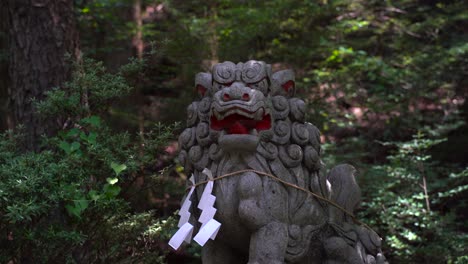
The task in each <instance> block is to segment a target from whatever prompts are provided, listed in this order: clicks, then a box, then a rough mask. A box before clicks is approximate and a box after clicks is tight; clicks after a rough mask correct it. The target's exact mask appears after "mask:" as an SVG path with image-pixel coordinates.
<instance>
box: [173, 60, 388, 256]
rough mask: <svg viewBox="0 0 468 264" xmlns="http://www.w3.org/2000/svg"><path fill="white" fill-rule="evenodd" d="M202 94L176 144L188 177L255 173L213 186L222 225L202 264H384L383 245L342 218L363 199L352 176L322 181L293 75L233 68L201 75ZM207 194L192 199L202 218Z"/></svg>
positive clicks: (316, 145) (316, 135) (338, 171)
mask: <svg viewBox="0 0 468 264" xmlns="http://www.w3.org/2000/svg"><path fill="white" fill-rule="evenodd" d="M195 87H196V90H197V92H198V93H199V95H200V98H199V100H198V101H195V102H193V103H192V104H191V105H190V106H189V107H188V109H187V111H188V118H187V126H188V128H187V129H185V130H184V131H183V133H182V134H181V135H180V138H179V144H180V147H181V151H180V154H179V161H180V163H181V164H182V165H183V166H184V169H185V171H186V173H187V174H188V175H190V174H192V173H193V175H194V177H195V182H200V181H204V180H206V175H204V174H203V173H202V171H203V170H204V169H205V168H208V169H210V170H211V172H212V173H213V175H214V178H216V177H219V176H221V175H225V174H228V173H233V172H236V171H241V170H250V171H247V172H244V173H241V174H238V175H233V176H231V177H225V178H222V179H220V180H217V181H215V184H214V189H213V194H214V195H215V196H216V204H215V207H216V208H217V212H216V215H215V219H216V220H217V221H219V222H220V223H221V224H222V226H221V229H220V231H219V233H218V235H217V237H216V239H215V240H210V241H209V242H208V243H207V244H206V245H205V246H204V247H203V249H202V261H203V263H205V264H211V263H213V264H220V263H223V264H229V263H233V264H234V263H235V264H238V263H250V264H276V263H278V264H279V263H304V264H305V263H307V264H311V263H327V264H332V263H353V264H354V263H356V264H357V263H359V264H362V263H366V264H373V263H377V264H382V263H387V262H386V260H385V257H384V256H383V255H382V251H381V239H380V237H379V236H378V235H377V234H376V233H375V232H373V231H372V230H371V229H369V228H366V227H363V226H362V225H359V224H356V223H355V222H354V221H353V217H352V215H350V214H349V213H345V211H344V210H343V209H345V210H346V211H348V212H353V210H354V209H355V207H356V206H357V205H358V203H359V200H360V189H359V186H358V185H357V184H356V181H355V178H354V173H355V170H354V168H353V167H352V166H350V165H339V166H336V167H335V168H333V169H332V170H331V171H330V172H329V173H328V175H326V176H324V175H323V174H320V169H321V161H320V152H321V149H320V132H319V130H318V129H317V128H316V127H315V126H314V125H312V124H311V123H306V122H305V121H304V120H305V113H306V105H305V103H304V101H302V100H301V99H299V98H296V97H294V93H295V82H294V73H293V71H291V70H282V71H278V72H275V73H272V70H271V66H270V65H269V64H266V63H265V62H263V61H254V60H251V61H248V62H245V63H238V64H234V63H232V62H229V61H227V62H223V63H219V64H216V65H215V66H214V67H213V68H212V71H211V73H199V74H197V75H196V79H195ZM255 171H259V172H264V173H266V174H271V175H274V176H276V177H278V178H279V179H281V180H283V181H284V182H288V183H290V184H293V185H295V186H298V187H300V188H303V189H306V190H308V191H310V192H313V193H315V194H317V195H319V196H321V197H324V198H325V200H324V199H317V197H314V196H313V195H310V194H309V193H307V192H305V191H303V190H300V189H298V188H292V187H291V186H287V185H286V184H284V183H282V182H280V181H278V180H276V179H274V178H272V177H266V176H264V175H261V174H259V173H256V172H255ZM202 192H203V186H198V187H197V188H196V190H195V193H196V195H194V198H193V200H195V201H193V203H192V209H191V211H192V213H193V214H194V215H195V216H197V215H196V214H197V211H199V210H198V209H197V208H196V204H197V201H196V199H199V198H200V195H201V193H202ZM327 199H328V200H329V201H332V202H333V203H335V204H337V205H339V206H340V207H341V209H340V208H338V207H336V206H333V205H332V204H331V203H330V202H328V201H327ZM198 214H199V213H198ZM196 222H197V220H196V219H195V218H194V219H192V221H191V223H192V224H194V225H196V224H197V223H196Z"/></svg>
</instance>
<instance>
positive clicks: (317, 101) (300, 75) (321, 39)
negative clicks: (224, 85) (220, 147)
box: [0, 0, 468, 264]
mask: <svg viewBox="0 0 468 264" xmlns="http://www.w3.org/2000/svg"><path fill="white" fill-rule="evenodd" d="M0 8H1V9H0V18H1V20H0V23H1V24H0V129H1V131H3V132H2V134H1V135H0V262H2V263H199V262H200V260H199V252H200V248H199V247H196V246H194V245H191V246H188V247H185V248H184V249H182V250H180V251H178V252H173V251H171V250H169V248H168V246H167V241H168V239H169V237H170V236H171V235H172V234H173V233H174V232H175V230H176V226H175V225H176V221H177V219H178V217H177V215H175V214H174V212H175V211H176V210H177V209H178V205H179V201H180V199H181V197H182V196H183V194H184V189H185V180H186V179H187V175H184V174H183V172H182V171H183V170H182V169H181V167H180V165H178V164H177V163H176V161H175V160H174V159H175V156H176V153H177V151H178V150H177V135H178V134H179V133H180V132H181V129H183V127H184V124H185V110H186V106H187V105H188V104H189V103H190V102H191V101H192V100H193V99H194V98H195V92H194V87H193V86H194V85H193V83H194V75H195V74H196V73H197V72H200V71H207V70H209V69H210V67H211V66H212V65H213V64H214V63H217V62H222V61H225V60H230V61H234V62H238V61H247V60H249V59H256V60H264V61H266V62H268V63H271V64H272V66H273V69H275V70H278V69H284V68H292V69H294V70H295V72H296V86H297V87H298V96H299V97H301V98H303V99H304V100H305V101H306V103H307V104H308V115H307V119H308V121H310V122H312V123H313V124H315V125H316V126H317V127H318V128H319V129H320V130H321V131H322V143H323V148H324V152H323V156H322V157H323V160H324V163H325V165H326V168H330V167H331V166H333V165H336V164H337V163H340V162H346V163H350V164H352V165H354V166H355V167H356V168H357V169H358V171H359V176H358V182H359V185H360V186H361V188H362V190H363V201H362V207H361V208H360V209H359V212H358V214H359V217H360V219H362V221H363V222H365V223H367V224H368V225H370V226H372V227H373V228H374V229H375V230H376V231H377V232H378V233H379V234H380V235H381V236H382V237H383V238H384V240H383V250H384V253H385V255H386V257H387V258H388V259H389V261H390V263H458V264H460V263H468V225H467V224H468V217H467V214H466V212H467V210H468V204H467V202H468V199H467V196H468V167H467V166H468V151H467V148H468V136H467V133H468V127H467V123H466V120H467V114H468V105H467V102H466V95H467V93H468V89H467V87H468V80H467V73H468V34H467V33H468V4H467V3H466V2H465V1H461V0H447V1H437V0H396V1H389V0H368V1H365V0H319V1H296V0H271V1H242V0H237V1H234V0H219V1H215V0H208V1H197V0H169V1H154V0H151V1H150V0H2V1H1V2H0Z"/></svg>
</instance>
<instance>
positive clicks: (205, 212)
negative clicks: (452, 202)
mask: <svg viewBox="0 0 468 264" xmlns="http://www.w3.org/2000/svg"><path fill="white" fill-rule="evenodd" d="M203 173H204V174H205V175H206V176H208V179H209V181H208V182H207V183H206V186H205V189H204V190H203V194H202V197H201V199H200V202H199V204H198V208H199V209H201V210H202V213H201V215H200V218H199V219H198V222H200V223H202V227H201V228H200V231H198V233H197V235H196V236H195V237H194V238H193V240H195V242H197V243H198V244H200V246H204V245H205V243H206V242H207V241H208V239H213V240H214V239H215V238H216V235H217V234H218V231H219V229H220V227H221V223H220V222H218V221H216V220H214V219H213V217H214V215H215V214H216V208H214V207H213V206H214V203H215V201H216V197H215V196H214V195H212V194H211V192H212V191H213V184H214V182H213V175H212V173H211V171H210V170H208V169H204V170H203Z"/></svg>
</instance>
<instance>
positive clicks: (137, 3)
mask: <svg viewBox="0 0 468 264" xmlns="http://www.w3.org/2000/svg"><path fill="white" fill-rule="evenodd" d="M141 12H142V11H141V0H134V2H133V19H134V22H135V24H136V33H135V36H134V37H133V46H134V48H135V52H136V55H137V58H138V59H139V60H142V59H143V51H144V42H143V17H142V13H141ZM135 95H136V101H137V108H138V134H139V135H140V150H139V156H140V160H142V162H141V165H140V175H138V176H137V179H136V180H135V184H136V185H137V187H139V188H141V187H142V186H143V184H144V182H145V177H144V169H145V168H144V166H143V157H144V156H145V116H144V113H143V107H144V100H143V95H142V93H141V81H140V80H139V79H138V80H137V83H136V85H135Z"/></svg>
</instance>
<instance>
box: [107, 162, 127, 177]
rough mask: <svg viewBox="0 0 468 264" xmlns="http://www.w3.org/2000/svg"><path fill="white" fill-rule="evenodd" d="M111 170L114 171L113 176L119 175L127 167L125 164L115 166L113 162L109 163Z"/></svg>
mask: <svg viewBox="0 0 468 264" xmlns="http://www.w3.org/2000/svg"><path fill="white" fill-rule="evenodd" d="M111 168H112V169H113V170H114V172H115V175H117V176H118V175H119V174H120V173H121V172H122V171H124V170H125V169H127V165H125V164H117V163H115V162H112V163H111Z"/></svg>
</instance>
